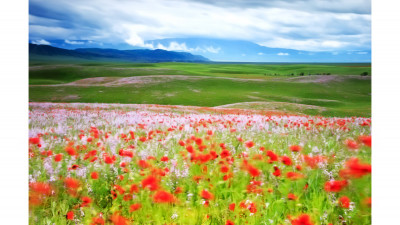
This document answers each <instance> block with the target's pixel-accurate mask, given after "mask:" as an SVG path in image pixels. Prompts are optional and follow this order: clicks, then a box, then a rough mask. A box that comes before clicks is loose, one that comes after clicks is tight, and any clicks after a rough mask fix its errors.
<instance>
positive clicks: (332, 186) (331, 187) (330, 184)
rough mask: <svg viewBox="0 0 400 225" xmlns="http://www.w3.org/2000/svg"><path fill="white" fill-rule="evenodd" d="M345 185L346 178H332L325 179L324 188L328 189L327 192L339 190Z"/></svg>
mask: <svg viewBox="0 0 400 225" xmlns="http://www.w3.org/2000/svg"><path fill="white" fill-rule="evenodd" d="M346 186H347V181H346V180H332V181H327V182H326V183H325V187H324V188H325V191H328V192H339V191H341V190H342V189H343V188H344V187H346Z"/></svg>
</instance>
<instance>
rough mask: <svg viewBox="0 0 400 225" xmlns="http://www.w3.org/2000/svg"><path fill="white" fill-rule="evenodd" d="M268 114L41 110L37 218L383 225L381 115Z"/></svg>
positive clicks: (139, 108)
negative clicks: (376, 144)
mask: <svg viewBox="0 0 400 225" xmlns="http://www.w3.org/2000/svg"><path fill="white" fill-rule="evenodd" d="M303 91H304V90H303ZM258 112H259V111H257V110H239V109H237V110H228V111H219V112H216V111H214V108H204V107H187V106H159V105H122V104H89V103H30V104H29V137H30V138H29V209H30V210H29V213H30V215H29V221H30V223H31V224H115V225H116V224H118V225H124V224H199V225H200V224H226V225H234V224H292V225H300V224H302V225H305V224H306V225H312V224H321V225H322V224H325V225H328V224H335V225H336V224H370V223H371V209H370V207H371V198H370V197H371V175H370V173H371V148H370V147H371V136H370V135H371V119H370V118H362V117H346V118H332V117H321V116H309V115H288V114H281V113H278V112H276V111H271V112H269V113H267V112H266V111H264V112H263V113H262V114H261V113H258Z"/></svg>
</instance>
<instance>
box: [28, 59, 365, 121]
mask: <svg viewBox="0 0 400 225" xmlns="http://www.w3.org/2000/svg"><path fill="white" fill-rule="evenodd" d="M267 71H269V72H267ZM298 71H313V73H331V74H338V75H331V76H308V75H306V76H295V75H294V76H291V75H284V74H291V73H298ZM328 71H330V72H328ZM361 71H370V66H369V65H363V64H362V65H354V64H353V65H348V64H345V65H321V64H311V65H296V64H290V65H286V64H281V65H267V64H264V65H259V64H244V65H242V64H192V63H190V64H187V63H157V64H121V63H118V64H117V63H107V64H105V63H91V64H84V63H81V64H73V65H32V66H31V67H30V77H29V82H30V84H31V86H30V88H29V89H30V90H29V99H30V101H40V102H43V101H52V102H101V103H146V104H165V105H194V106H223V105H227V104H233V105H228V106H224V107H237V108H254V109H270V110H284V111H289V112H293V113H304V114H311V115H318V114H319V115H325V116H370V113H371V109H370V107H371V95H370V93H371V80H370V78H369V77H361V76H345V75H350V74H358V73H361ZM265 73H280V74H281V75H280V76H270V75H264V74H265ZM146 75H160V76H146ZM163 75H164V76H163ZM165 75H185V76H165ZM200 75H201V76H200ZM135 76H136V77H135ZM93 77H108V78H107V79H105V78H104V79H103V80H100V81H99V80H96V79H97V78H96V79H86V80H85V78H93ZM124 77H125V78H124ZM132 77H133V78H132ZM238 78H240V79H238ZM244 78H252V79H244ZM253 78H258V79H253ZM82 79H84V80H82ZM73 81H75V83H72V84H67V85H62V84H63V83H68V82H73ZM238 103H240V104H238Z"/></svg>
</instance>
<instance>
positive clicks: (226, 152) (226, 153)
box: [221, 149, 231, 159]
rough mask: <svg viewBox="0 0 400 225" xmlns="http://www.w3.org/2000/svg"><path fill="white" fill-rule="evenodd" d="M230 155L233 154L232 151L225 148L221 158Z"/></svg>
mask: <svg viewBox="0 0 400 225" xmlns="http://www.w3.org/2000/svg"><path fill="white" fill-rule="evenodd" d="M230 155H231V152H230V151H229V150H226V149H224V150H222V151H221V158H223V159H224V158H226V157H229V156H230Z"/></svg>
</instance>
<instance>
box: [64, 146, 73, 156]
mask: <svg viewBox="0 0 400 225" xmlns="http://www.w3.org/2000/svg"><path fill="white" fill-rule="evenodd" d="M65 151H66V152H67V153H68V154H69V155H70V156H74V155H76V151H75V149H74V148H73V147H72V146H67V147H66V148H65Z"/></svg>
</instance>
